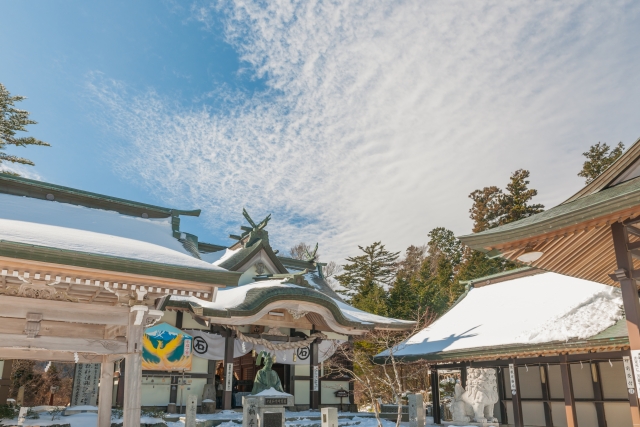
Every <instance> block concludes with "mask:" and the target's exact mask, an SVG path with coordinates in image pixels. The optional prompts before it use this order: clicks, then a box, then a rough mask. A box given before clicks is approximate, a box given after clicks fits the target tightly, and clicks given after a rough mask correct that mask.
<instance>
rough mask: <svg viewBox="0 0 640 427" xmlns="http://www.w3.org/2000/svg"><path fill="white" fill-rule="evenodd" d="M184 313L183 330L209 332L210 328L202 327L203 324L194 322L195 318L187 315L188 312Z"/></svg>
mask: <svg viewBox="0 0 640 427" xmlns="http://www.w3.org/2000/svg"><path fill="white" fill-rule="evenodd" d="M183 313H184V314H183V315H182V328H183V329H204V330H209V328H207V327H206V326H202V325H201V324H199V323H198V322H196V321H195V320H193V317H191V314H190V313H187V312H186V311H185V312H183ZM174 326H175V323H174Z"/></svg>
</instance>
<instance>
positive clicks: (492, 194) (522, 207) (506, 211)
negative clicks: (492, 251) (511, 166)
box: [469, 169, 544, 233]
mask: <svg viewBox="0 0 640 427" xmlns="http://www.w3.org/2000/svg"><path fill="white" fill-rule="evenodd" d="M528 178H529V171H528V170H526V169H518V170H517V171H515V172H513V173H512V174H511V178H510V180H509V183H508V184H507V187H506V189H505V190H506V191H504V192H503V191H502V190H501V189H500V188H498V187H496V186H491V187H485V188H483V189H482V190H475V191H474V192H472V193H471V194H469V198H470V199H471V200H473V205H472V206H471V209H469V213H470V215H469V217H470V218H471V219H472V220H473V232H474V233H478V232H480V231H484V230H487V229H489V228H494V227H497V226H499V225H504V224H508V223H510V222H513V221H518V220H519V219H523V218H527V217H529V216H531V215H534V214H537V213H539V212H542V211H543V210H544V205H541V204H539V203H535V204H530V203H529V202H530V201H531V199H533V198H534V197H535V196H536V195H538V190H534V189H530V188H529V180H528Z"/></svg>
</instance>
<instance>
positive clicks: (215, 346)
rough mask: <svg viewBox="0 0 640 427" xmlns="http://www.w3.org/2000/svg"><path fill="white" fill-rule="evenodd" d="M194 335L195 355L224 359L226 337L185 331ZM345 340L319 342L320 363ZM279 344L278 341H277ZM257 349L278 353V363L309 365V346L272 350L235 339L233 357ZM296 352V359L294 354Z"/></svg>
mask: <svg viewBox="0 0 640 427" xmlns="http://www.w3.org/2000/svg"><path fill="white" fill-rule="evenodd" d="M185 332H186V333H188V334H189V335H191V336H192V337H193V346H192V351H193V355H194V356H197V357H202V358H203V359H209V360H224V337H223V336H221V335H217V334H212V333H210V332H206V331H201V330H197V329H191V330H188V331H185ZM344 342H345V341H341V340H326V341H322V342H321V343H320V344H318V363H321V362H324V361H325V360H327V359H328V358H330V357H331V356H333V353H335V352H336V349H337V348H338V346H339V345H340V344H342V343H344ZM274 343H275V344H277V343H278V342H275V341H274ZM251 350H255V351H256V353H260V352H261V351H263V350H264V351H268V352H269V353H271V354H273V353H275V355H276V363H282V364H285V365H308V364H309V362H310V360H309V358H310V356H311V353H310V349H309V347H308V346H307V347H302V348H298V349H293V350H278V351H275V352H274V351H272V350H269V349H268V348H266V347H264V346H262V345H255V346H254V345H253V344H251V343H248V342H243V341H240V340H239V339H236V340H234V345H233V357H234V358H236V357H240V356H244V355H245V354H247V353H249V352H251ZM294 354H295V356H296V357H295V359H296V360H295V361H294V360H293V356H294Z"/></svg>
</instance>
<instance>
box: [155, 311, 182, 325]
mask: <svg viewBox="0 0 640 427" xmlns="http://www.w3.org/2000/svg"><path fill="white" fill-rule="evenodd" d="M177 314H178V313H177V312H175V311H168V310H167V311H165V312H164V314H163V315H162V317H161V318H160V320H159V321H158V323H161V322H164V323H168V324H170V325H171V326H176V315H177Z"/></svg>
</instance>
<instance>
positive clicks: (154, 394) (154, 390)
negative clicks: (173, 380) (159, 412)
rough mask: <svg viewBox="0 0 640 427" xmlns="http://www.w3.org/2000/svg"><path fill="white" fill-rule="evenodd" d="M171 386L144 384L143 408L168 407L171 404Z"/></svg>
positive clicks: (142, 387)
mask: <svg viewBox="0 0 640 427" xmlns="http://www.w3.org/2000/svg"><path fill="white" fill-rule="evenodd" d="M170 388H171V385H170V384H169V383H167V384H162V383H161V384H155V385H150V384H142V386H141V390H142V399H141V402H142V406H166V405H167V404H168V403H169V393H170Z"/></svg>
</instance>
